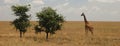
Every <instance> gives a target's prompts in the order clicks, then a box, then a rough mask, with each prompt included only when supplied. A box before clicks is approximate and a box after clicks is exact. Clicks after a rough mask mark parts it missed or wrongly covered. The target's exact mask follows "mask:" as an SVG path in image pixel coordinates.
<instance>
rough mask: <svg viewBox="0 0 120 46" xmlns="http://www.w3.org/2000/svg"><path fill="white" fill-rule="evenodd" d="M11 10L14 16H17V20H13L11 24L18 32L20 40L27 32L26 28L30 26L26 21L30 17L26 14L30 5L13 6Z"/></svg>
mask: <svg viewBox="0 0 120 46" xmlns="http://www.w3.org/2000/svg"><path fill="white" fill-rule="evenodd" d="M11 8H12V11H13V12H14V14H15V16H18V18H17V19H15V20H14V21H13V22H12V24H13V25H14V27H15V28H16V29H18V30H19V31H20V38H22V34H24V33H25V32H26V31H27V27H29V26H30V21H29V19H28V18H29V17H30V16H29V15H27V14H26V12H28V11H29V9H30V5H25V6H20V5H16V6H15V5H13V6H12V7H11Z"/></svg>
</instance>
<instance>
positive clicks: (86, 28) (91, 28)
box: [81, 13, 93, 35]
mask: <svg viewBox="0 0 120 46" xmlns="http://www.w3.org/2000/svg"><path fill="white" fill-rule="evenodd" d="M81 16H83V17H84V22H85V32H86V34H88V31H90V32H91V34H92V35H93V27H92V26H91V25H90V24H89V22H88V21H87V19H86V16H85V14H84V13H82V14H81Z"/></svg>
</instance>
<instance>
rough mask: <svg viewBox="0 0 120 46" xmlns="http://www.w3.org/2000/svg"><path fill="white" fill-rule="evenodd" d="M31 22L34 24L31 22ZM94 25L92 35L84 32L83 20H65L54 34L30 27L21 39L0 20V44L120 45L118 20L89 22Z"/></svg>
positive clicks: (36, 45) (3, 45)
mask: <svg viewBox="0 0 120 46" xmlns="http://www.w3.org/2000/svg"><path fill="white" fill-rule="evenodd" d="M32 24H33V25H34V24H36V23H35V22H32ZM91 24H92V25H93V26H94V28H95V30H94V36H92V35H91V34H90V33H89V35H88V36H86V35H85V32H84V23H83V22H65V23H64V27H63V30H60V31H57V32H56V34H55V35H49V41H46V40H45V33H44V32H42V33H41V34H38V35H36V34H35V33H34V30H32V27H31V28H30V29H28V31H27V32H26V34H25V35H24V36H23V38H22V39H20V38H19V31H16V30H15V29H14V28H13V26H11V25H10V23H9V22H2V21H1V22H0V46H120V44H119V43H120V35H119V34H120V22H91Z"/></svg>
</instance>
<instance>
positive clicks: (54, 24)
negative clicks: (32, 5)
mask: <svg viewBox="0 0 120 46" xmlns="http://www.w3.org/2000/svg"><path fill="white" fill-rule="evenodd" d="M37 17H38V19H39V26H40V27H42V28H44V29H45V32H46V39H47V40H48V33H50V34H55V31H57V30H60V29H61V26H62V23H63V22H64V17H63V16H61V15H60V14H57V13H56V10H53V9H52V8H51V7H45V8H43V9H42V11H41V12H39V13H37Z"/></svg>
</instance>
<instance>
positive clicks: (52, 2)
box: [0, 0, 120, 21]
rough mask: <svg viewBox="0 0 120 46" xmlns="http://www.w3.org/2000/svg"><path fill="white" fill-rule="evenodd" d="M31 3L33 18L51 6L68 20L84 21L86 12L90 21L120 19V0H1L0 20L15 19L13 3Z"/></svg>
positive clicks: (30, 12)
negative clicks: (12, 8) (44, 8)
mask: <svg viewBox="0 0 120 46" xmlns="http://www.w3.org/2000/svg"><path fill="white" fill-rule="evenodd" d="M27 4H31V9H30V11H29V12H28V13H29V14H31V15H32V17H31V20H32V21H33V20H37V18H36V13H37V12H39V11H41V9H42V8H43V7H47V6H50V7H52V8H53V9H56V10H57V12H58V13H59V14H62V15H63V16H64V17H65V20H66V21H84V18H83V17H82V16H81V13H82V12H84V13H85V15H86V17H87V20H88V21H120V6H119V5H120V0H0V21H13V20H14V19H15V18H16V16H14V15H13V11H11V6H12V5H27Z"/></svg>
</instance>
